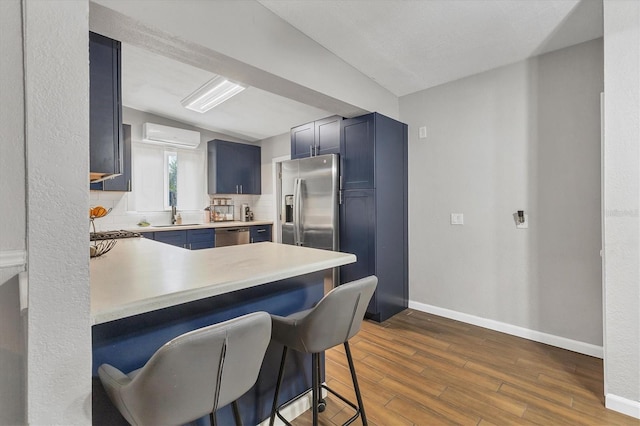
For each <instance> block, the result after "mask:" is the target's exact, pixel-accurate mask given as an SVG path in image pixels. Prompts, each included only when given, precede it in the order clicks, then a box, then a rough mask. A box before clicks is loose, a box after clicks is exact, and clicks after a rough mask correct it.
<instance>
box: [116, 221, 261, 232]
mask: <svg viewBox="0 0 640 426" xmlns="http://www.w3.org/2000/svg"><path fill="white" fill-rule="evenodd" d="M255 225H273V222H272V221H270V220H252V221H250V222H241V221H239V220H233V221H228V222H227V221H225V222H210V223H194V224H185V225H170V226H169V225H164V226H153V225H150V226H135V227H133V228H128V229H127V230H128V231H134V232H160V231H186V230H187V229H207V228H235V227H238V226H255Z"/></svg>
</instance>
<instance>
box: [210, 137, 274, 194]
mask: <svg viewBox="0 0 640 426" xmlns="http://www.w3.org/2000/svg"><path fill="white" fill-rule="evenodd" d="M260 155H261V151H260V147H259V146H255V145H247V144H243V143H235V142H228V141H223V140H218V139H214V140H212V141H209V142H208V145H207V164H208V173H209V180H208V193H209V194H260V193H261V170H260V165H261V160H260Z"/></svg>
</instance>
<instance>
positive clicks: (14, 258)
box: [0, 0, 26, 425]
mask: <svg viewBox="0 0 640 426" xmlns="http://www.w3.org/2000/svg"><path fill="white" fill-rule="evenodd" d="M21 22H22V20H21V9H20V1H19V0H9V1H2V2H0V52H2V58H1V59H0V121H1V122H2V125H1V126H0V128H1V129H2V141H0V217H2V220H0V424H2V425H6V424H23V423H25V411H24V410H25V404H24V400H25V383H26V376H25V374H26V372H25V368H24V361H25V347H24V331H23V327H22V320H21V318H20V311H19V309H20V302H19V292H18V276H17V274H18V273H19V272H21V271H23V270H24V269H25V262H26V251H25V249H26V204H25V182H24V178H25V147H24V103H23V90H24V85H23V84H22V79H23V71H22V25H21Z"/></svg>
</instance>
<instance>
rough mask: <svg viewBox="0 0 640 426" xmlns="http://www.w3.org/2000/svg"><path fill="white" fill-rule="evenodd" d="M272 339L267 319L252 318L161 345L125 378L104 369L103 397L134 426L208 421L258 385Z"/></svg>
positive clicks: (108, 367)
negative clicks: (106, 396) (200, 419)
mask: <svg viewBox="0 0 640 426" xmlns="http://www.w3.org/2000/svg"><path fill="white" fill-rule="evenodd" d="M270 336H271V318H270V317H269V314H268V313H266V312H254V313H251V314H248V315H244V316H241V317H238V318H234V319H231V320H229V321H225V322H222V323H219V324H214V325H211V326H208V327H203V328H200V329H197V330H194V331H190V332H188V333H185V334H182V335H181V336H178V337H176V338H175V339H173V340H171V341H169V342H167V343H165V344H164V345H163V346H162V347H161V348H160V349H158V350H157V351H156V352H155V353H154V354H153V356H152V357H151V358H150V359H149V361H148V362H147V363H146V364H145V365H144V366H143V367H142V368H140V369H138V370H135V371H132V372H130V373H129V374H124V373H123V372H121V371H120V370H118V369H117V368H115V367H113V366H111V365H109V364H102V365H101V366H100V367H99V369H98V375H99V376H100V380H101V382H102V385H103V386H104V388H105V390H106V392H107V395H109V398H110V399H111V401H112V402H113V404H114V405H115V406H116V407H117V408H118V410H119V411H120V413H121V414H122V415H123V416H124V418H125V419H126V420H127V421H128V422H129V423H131V424H132V425H160V424H162V425H181V424H185V423H189V422H191V421H193V420H196V419H199V418H200V417H203V416H206V415H207V414H209V415H210V418H211V423H212V424H214V425H215V412H216V410H217V409H218V408H219V407H223V406H225V405H227V404H229V403H232V402H233V408H234V416H235V418H236V423H239V424H241V423H242V421H241V419H240V413H239V410H238V406H237V404H236V400H237V399H238V398H239V397H240V396H242V395H243V394H244V393H246V392H247V391H248V390H249V389H250V388H251V387H252V386H253V385H254V384H255V382H256V380H257V378H258V373H259V371H260V367H261V365H262V360H263V358H264V354H265V351H266V350H267V346H268V345H269V340H270Z"/></svg>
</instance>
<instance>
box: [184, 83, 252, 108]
mask: <svg viewBox="0 0 640 426" xmlns="http://www.w3.org/2000/svg"><path fill="white" fill-rule="evenodd" d="M244 89H246V87H245V86H243V85H241V84H239V83H235V82H233V81H230V80H227V79H226V78H224V77H222V76H220V75H218V76H216V77H214V78H212V79H211V80H209V81H207V82H206V83H205V84H203V85H202V87H200V88H199V89H198V90H196V91H195V92H193V93H192V94H190V95H189V96H187V97H186V98H184V99H183V100H182V101H181V103H182V106H183V107H185V108H187V109H190V110H192V111H196V112H200V113H203V112H207V111H209V110H210V109H211V108H213V107H214V106H216V105H219V104H221V103H222V102H224V101H226V100H227V99H229V98H230V97H232V96H235V95H237V94H238V93H240V92H242V91H243V90H244Z"/></svg>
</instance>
